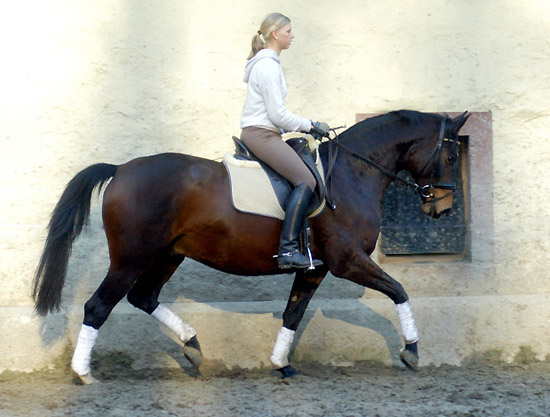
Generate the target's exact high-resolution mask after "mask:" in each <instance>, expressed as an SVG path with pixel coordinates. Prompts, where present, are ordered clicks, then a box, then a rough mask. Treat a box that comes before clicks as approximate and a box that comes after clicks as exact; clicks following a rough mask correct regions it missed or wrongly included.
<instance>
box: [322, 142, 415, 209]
mask: <svg viewBox="0 0 550 417" xmlns="http://www.w3.org/2000/svg"><path fill="white" fill-rule="evenodd" d="M341 142H342V143H343V144H345V146H346V147H348V148H350V149H352V150H353V151H354V152H356V153H357V154H358V155H361V156H363V157H364V158H366V159H369V160H371V161H373V162H375V163H377V164H379V165H381V166H383V167H384V168H386V169H388V170H389V171H390V172H392V173H394V174H397V171H398V170H399V169H400V167H398V163H399V160H400V158H401V157H402V156H403V154H404V153H405V152H406V151H407V149H408V147H409V146H410V143H409V142H412V139H407V138H405V139H402V138H401V139H397V138H396V139H394V140H389V139H386V140H384V141H380V139H379V138H378V137H376V135H375V134H372V133H370V134H369V133H367V134H364V135H363V136H361V133H359V134H357V133H356V134H355V135H353V137H345V136H344V137H342V138H341ZM332 146H336V145H332ZM325 151H326V154H327V156H326V159H327V162H326V163H328V159H329V156H328V151H327V150H325ZM338 153H339V156H338V160H337V162H336V163H335V165H334V175H335V176H337V177H339V182H341V184H340V185H342V187H344V188H347V189H350V190H355V191H356V192H358V193H360V194H362V195H365V196H367V197H368V199H369V200H371V201H372V200H373V199H374V200H378V201H380V202H381V201H382V197H383V194H384V191H385V189H386V187H387V186H388V185H389V183H390V182H391V181H392V180H393V179H392V178H391V177H390V176H388V175H386V174H384V173H383V172H381V171H380V170H379V169H377V168H375V167H373V166H372V165H370V164H369V163H368V162H365V161H361V160H360V159H359V158H356V157H354V156H352V155H351V154H350V153H349V152H347V151H346V150H344V149H342V148H339V149H338ZM323 162H324V163H325V161H323ZM325 166H326V165H325Z"/></svg>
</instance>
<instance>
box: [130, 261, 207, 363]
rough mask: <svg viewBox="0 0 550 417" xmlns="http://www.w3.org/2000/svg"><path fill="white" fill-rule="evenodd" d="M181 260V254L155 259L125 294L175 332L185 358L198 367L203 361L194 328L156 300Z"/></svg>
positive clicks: (137, 305)
mask: <svg viewBox="0 0 550 417" xmlns="http://www.w3.org/2000/svg"><path fill="white" fill-rule="evenodd" d="M183 259H184V256H182V255H169V254H166V255H163V256H160V257H159V258H158V259H157V262H155V263H154V264H153V266H152V267H151V268H149V269H148V270H147V271H146V272H145V273H144V274H142V275H141V276H140V277H139V279H138V280H137V282H136V283H135V284H134V286H133V287H132V289H131V290H130V292H129V293H128V301H129V302H130V303H131V304H132V305H134V306H135V307H137V308H139V309H141V310H143V311H145V312H146V313H147V314H150V315H151V316H152V317H154V318H155V319H157V320H158V321H160V322H161V323H162V324H164V325H166V326H167V327H168V328H169V329H170V330H172V331H173V332H174V333H176V335H177V336H178V337H179V339H180V340H181V341H182V342H183V343H184V348H183V353H184V355H185V357H186V358H187V359H188V360H189V361H190V362H191V363H192V364H193V365H194V366H195V367H197V368H198V367H199V366H200V364H201V362H202V352H201V349H200V345H199V342H198V340H197V336H196V335H197V331H196V330H195V329H194V328H193V327H191V326H190V325H189V324H187V323H185V322H184V321H183V320H182V319H181V318H180V317H179V316H177V315H176V314H174V313H173V312H172V310H170V309H169V308H168V307H167V306H166V305H164V304H160V303H159V301H158V296H159V294H160V291H161V290H162V287H163V286H164V284H166V282H168V280H169V279H170V277H171V276H172V275H173V274H174V272H175V271H176V269H177V268H178V266H179V265H180V264H181V263H182V262H183Z"/></svg>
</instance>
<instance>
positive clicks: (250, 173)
mask: <svg viewBox="0 0 550 417" xmlns="http://www.w3.org/2000/svg"><path fill="white" fill-rule="evenodd" d="M223 164H224V165H225V168H226V169H227V173H228V175H229V183H230V184H231V199H232V202H233V207H235V209H237V210H239V211H242V212H245V213H252V214H259V215H262V216H268V217H274V218H276V219H281V220H283V219H284V218H285V212H284V210H283V208H282V207H281V205H280V204H279V200H278V199H277V196H276V195H275V191H274V190H273V187H272V185H271V181H269V177H268V176H267V174H266V172H265V171H264V170H263V169H262V167H261V166H260V164H259V163H258V162H255V161H243V160H241V159H236V158H235V157H234V156H233V155H232V154H226V155H225V156H224V158H223ZM316 165H317V169H318V170H319V172H320V173H321V176H322V178H323V181H324V175H323V174H324V171H323V163H322V162H321V158H317V161H316ZM324 206H325V202H324V201H323V203H322V204H321V206H320V207H319V208H318V209H317V210H315V212H314V213H312V214H311V215H310V216H309V217H315V216H317V215H318V214H319V213H321V211H322V209H323V208H324Z"/></svg>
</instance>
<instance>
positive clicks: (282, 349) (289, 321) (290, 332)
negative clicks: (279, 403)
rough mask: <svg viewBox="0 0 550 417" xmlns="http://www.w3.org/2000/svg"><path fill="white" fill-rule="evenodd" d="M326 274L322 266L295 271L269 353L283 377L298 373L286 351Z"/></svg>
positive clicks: (288, 349)
mask: <svg viewBox="0 0 550 417" xmlns="http://www.w3.org/2000/svg"><path fill="white" fill-rule="evenodd" d="M326 274H327V270H326V269H324V268H316V269H315V270H314V271H311V272H307V273H306V272H305V271H302V270H299V271H298V272H296V276H295V278H294V284H293V285H292V290H291V291H290V296H289V297H288V303H287V306H286V308H285V311H284V313H283V327H281V330H279V334H278V335H277V341H276V342H275V347H274V348H273V353H272V354H271V364H272V365H273V367H274V368H275V369H277V370H278V371H279V372H280V373H281V374H282V376H283V378H288V377H292V376H294V375H297V374H298V371H296V370H295V369H294V368H293V367H292V366H291V365H290V364H289V362H288V353H289V351H290V347H291V345H292V342H293V341H294V333H295V332H296V329H297V328H298V325H299V324H300V321H301V320H302V317H303V316H304V313H305V311H306V308H307V306H308V304H309V302H310V300H311V298H312V297H313V294H315V291H316V290H317V288H319V285H320V284H321V281H323V278H324V277H325V275H326Z"/></svg>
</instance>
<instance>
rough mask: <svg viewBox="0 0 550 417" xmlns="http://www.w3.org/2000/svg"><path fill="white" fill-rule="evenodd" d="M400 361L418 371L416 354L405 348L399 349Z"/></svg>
mask: <svg viewBox="0 0 550 417" xmlns="http://www.w3.org/2000/svg"><path fill="white" fill-rule="evenodd" d="M399 357H400V359H401V362H403V365H405V366H406V367H407V368H408V369H410V370H411V371H418V355H417V354H416V353H414V352H412V351H410V350H408V349H407V348H405V349H403V350H402V351H401V354H400V355H399Z"/></svg>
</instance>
